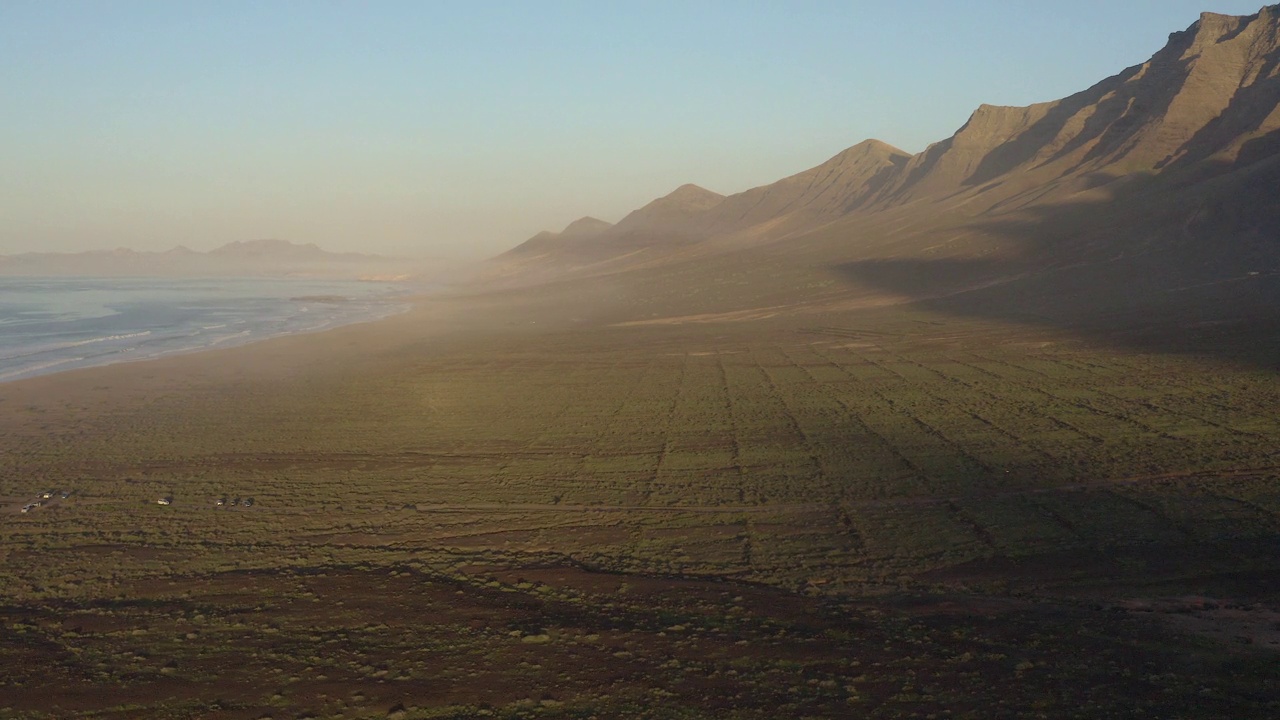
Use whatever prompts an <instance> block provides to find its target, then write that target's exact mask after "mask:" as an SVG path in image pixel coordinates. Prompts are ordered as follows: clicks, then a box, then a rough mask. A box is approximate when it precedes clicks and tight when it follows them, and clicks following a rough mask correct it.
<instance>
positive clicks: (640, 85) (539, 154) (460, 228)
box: [0, 0, 1263, 259]
mask: <svg viewBox="0 0 1280 720" xmlns="http://www.w3.org/2000/svg"><path fill="white" fill-rule="evenodd" d="M1262 4H1263V0H1248V1H1244V2H1242V1H1238V0H1075V1H1074V2H1055V3H1045V2H1025V1H1024V0H1003V1H996V0H967V1H966V2H958V1H954V0H952V1H949V2H942V1H940V0H939V1H929V0H916V1H915V2H912V3H900V2H889V1H885V0H878V1H872V0H846V1H845V2H813V1H806V0H785V1H784V0H776V1H775V2H754V1H752V0H726V1H719V0H699V2H687V0H685V1H680V2H664V1H661V0H649V1H646V2H610V1H608V0H590V1H586V2H554V1H552V0H543V1H540V2H527V1H526V2H497V1H479V0H478V1H476V2H443V1H435V0H405V1H393V0H383V1H381V2H373V1H371V2H354V1H351V2H324V1H321V0H310V1H307V2H302V1H300V0H298V1H286V0H274V1H259V2H240V1H238V0H219V1H218V2H214V3H210V2H197V1H190V2H183V1H182V0H159V1H156V2H137V1H130V0H114V1H113V2H99V1H97V0H91V1H90V0H87V1H85V2H71V1H69V0H4V2H2V3H0V107H3V108H4V110H3V112H0V138H2V139H0V254H11V253H19V252H33V251H41V252H74V251H80V250H89V249H105V248H114V247H130V248H134V249H137V250H165V249H168V248H172V247H174V246H175V245H179V244H182V245H186V246H187V247H190V248H192V249H195V250H208V249H212V248H214V247H217V246H219V245H222V244H224V243H227V242H231V241H234V240H250V239H257V238H278V239H283V240H290V241H293V242H315V243H317V244H319V245H320V246H321V247H324V248H326V249H329V250H334V251H359V252H374V253H382V254H393V255H404V256H412V257H446V258H454V259H475V258H479V257H484V256H488V255H493V254H495V253H498V252H501V251H503V250H506V249H508V248H510V247H513V246H515V245H517V244H519V243H520V242H521V241H523V240H524V239H526V238H528V237H529V236H531V235H533V234H535V233H537V232H538V231H540V230H544V229H550V230H559V229H561V228H562V227H563V226H564V225H566V224H568V223H569V222H570V221H572V220H574V219H576V218H578V217H581V216H583V215H592V216H595V217H599V218H602V219H604V220H608V221H610V222H616V221H617V220H619V219H621V218H622V217H623V216H624V215H625V214H626V213H627V212H629V211H631V210H633V209H635V208H638V207H640V206H642V205H644V204H645V203H647V202H649V201H650V200H652V199H654V198H656V197H659V196H662V195H664V194H666V193H668V192H670V191H671V190H673V189H675V188H676V187H678V186H679V185H682V184H684V183H688V182H692V183H696V184H698V185H702V186H703V187H706V188H709V189H712V190H715V191H717V192H721V193H726V194H728V193H733V192H739V191H742V190H745V189H748V188H751V187H754V186H757V185H762V184H766V183H769V182H773V181H774V180H777V179H779V178H782V177H785V176H787V175H790V174H792V173H796V172H799V171H801V170H804V169H806V168H809V167H812V166H814V165H817V164H819V163H821V162H822V161H824V160H826V159H827V158H829V157H831V156H832V155H835V154H836V153H838V152H839V151H840V150H842V149H844V148H846V147H848V146H850V145H853V144H856V143H858V142H860V141H862V140H864V139H867V138H872V137H874V138H878V139H880V140H883V141H885V142H888V143H890V144H893V145H896V146H898V147H900V148H902V149H904V150H907V151H910V152H918V151H920V150H923V149H924V148H925V147H926V146H927V145H928V144H929V143H931V142H936V141H939V140H942V139H944V138H946V137H948V136H950V135H951V134H952V133H953V132H955V130H956V129H958V128H959V127H960V126H961V125H963V124H964V122H965V120H966V119H967V118H968V116H969V114H970V113H971V112H972V111H973V110H974V109H975V108H976V107H977V106H978V105H980V104H982V103H990V104H995V105H1025V104H1029V103H1032V102H1040V101H1046V100H1053V99H1057V98H1060V97H1064V96H1066V95H1069V94H1071V93H1073V92H1077V91H1080V90H1083V89H1085V88H1087V87H1089V86H1090V85H1092V84H1094V83H1095V82H1097V81H1099V80H1102V79H1103V78H1105V77H1108V76H1110V75H1113V74H1115V73H1117V72H1120V71H1121V70H1123V69H1124V68H1126V67H1128V66H1131V65H1135V64H1138V63H1141V62H1143V61H1145V60H1146V59H1147V58H1149V57H1150V56H1151V55H1152V54H1153V53H1155V52H1156V51H1157V50H1159V49H1160V48H1161V47H1162V46H1163V45H1164V44H1165V42H1167V38H1168V34H1169V33H1171V32H1174V31H1177V30H1182V29H1185V28H1186V27H1187V26H1189V25H1190V24H1191V23H1193V22H1194V21H1195V20H1196V19H1197V18H1198V16H1199V13H1200V12H1201V11H1206V10H1207V11H1212V12H1219V13H1226V14H1234V15H1248V14H1252V13H1254V12H1257V10H1258V8H1259V7H1261V5H1262Z"/></svg>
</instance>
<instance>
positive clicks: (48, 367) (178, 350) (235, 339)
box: [0, 283, 430, 388]
mask: <svg viewBox="0 0 1280 720" xmlns="http://www.w3.org/2000/svg"><path fill="white" fill-rule="evenodd" d="M385 284H386V285H388V286H389V287H394V288H395V291H394V292H388V294H387V295H386V296H385V297H383V298H377V300H378V301H379V302H378V307H377V310H378V312H372V308H371V312H370V313H369V314H368V315H362V316H359V317H355V318H343V317H340V316H339V317H334V318H329V319H326V320H324V321H323V322H321V323H319V324H318V325H315V326H307V327H301V328H296V329H286V330H274V331H272V330H267V331H265V332H263V333H262V334H257V333H255V331H254V330H244V331H241V332H240V333H237V334H235V335H228V336H225V337H222V338H216V339H212V341H210V342H207V343H205V344H203V345H194V346H189V347H175V348H169V349H160V350H156V351H154V352H153V353H152V354H148V355H143V356H139V357H124V358H119V359H117V358H114V357H113V356H114V355H116V354H121V355H127V354H130V353H132V352H136V351H138V349H139V348H138V347H126V348H121V349H120V350H117V351H115V352H112V353H109V354H108V353H104V354H103V355H102V356H101V357H102V358H103V359H102V360H99V361H90V362H89V363H88V364H83V365H76V366H73V367H67V368H62V369H57V366H58V365H67V364H74V363H79V362H83V361H85V360H87V359H88V358H84V357H80V358H63V359H58V360H53V361H50V362H48V363H46V364H44V365H37V366H34V367H27V368H19V369H14V370H11V371H9V372H8V373H0V388H3V387H6V386H8V385H11V384H13V383H20V382H24V381H27V380H33V379H37V378H47V377H54V376H60V375H64V374H69V373H76V372H81V371H86V370H95V369H100V368H106V367H114V366H119V365H131V364H137V363H149V362H155V361H161V360H167V359H171V358H176V357H184V356H189V355H197V354H202V353H209V352H219V351H224V350H231V349H238V348H244V347H248V346H251V345H256V344H258V343H262V342H267V341H271V340H278V339H282V338H288V337H295V336H303V335H316V334H322V333H326V332H330V331H333V330H339V329H341V328H344V327H349V326H353V325H362V324H368V323H376V322H381V321H383V320H387V319H389V318H393V317H396V316H398V315H404V314H406V313H409V312H412V311H413V309H414V307H415V306H416V305H417V304H418V303H420V302H421V301H422V300H424V299H426V298H428V297H430V291H423V290H422V289H420V288H407V287H401V286H399V285H398V284H395V283H385ZM301 299H310V298H290V300H301ZM343 300H344V301H347V300H351V298H347V297H345V296H344V297H343ZM317 302H319V301H317ZM152 332H154V330H153V329H144V330H139V331H138V332H137V333H134V334H133V335H137V336H148V335H151V334H152Z"/></svg>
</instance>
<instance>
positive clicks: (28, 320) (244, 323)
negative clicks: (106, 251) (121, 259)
mask: <svg viewBox="0 0 1280 720" xmlns="http://www.w3.org/2000/svg"><path fill="white" fill-rule="evenodd" d="M406 292H407V290H406V289H404V288H402V287H400V286H397V285H393V284H390V283H374V282H360V281H334V280H310V279H283V280H281V279H264V278H244V279H240V278H235V279H225V278H218V279H190V278H183V279H156V278H127V279H121V278H3V277H0V382H5V381H10V380H17V379H20V378H25V377H31V376H34V375H43V374H47V373H53V372H61V371H63V370H71V369H75V368H83V367H90V366H94V365H106V364H109V363H117V362H125V361H131V360H145V359H149V358H155V357H160V356H162V355H172V354H174V353H182V352H192V351H196V350H204V349H207V348H214V347H226V346H229V345H240V344H244V343H247V342H252V341H254V340H260V339H263V338H268V337H274V336H277V335H288V334H293V333H300V332H312V331H316V330H324V329H327V328H332V327H336V326H338V325H344V324H349V323H353V322H361V321H366V320H374V319H378V318H381V317H386V316H388V315H393V314H395V313H398V312H402V311H403V310H405V309H406V308H407V305H406V304H405V302H404V295H405V294H406Z"/></svg>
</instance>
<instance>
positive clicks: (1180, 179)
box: [498, 5, 1280, 281]
mask: <svg viewBox="0 0 1280 720" xmlns="http://www.w3.org/2000/svg"><path fill="white" fill-rule="evenodd" d="M1278 99H1280V5H1268V6H1265V7H1263V8H1262V9H1261V10H1259V11H1258V12H1257V13H1255V14H1253V15H1248V16H1232V15H1220V14H1216V13H1203V14H1201V15H1200V18H1199V19H1198V20H1196V21H1195V22H1194V23H1192V24H1191V25H1190V26H1189V27H1188V28H1186V29H1185V30H1181V31H1176V32H1173V33H1170V35H1169V40H1168V42H1167V43H1166V45H1165V46H1164V47H1163V48H1161V49H1159V50H1158V51H1157V52H1156V53H1154V54H1153V55H1152V56H1151V58H1150V59H1148V60H1147V61H1146V62H1144V63H1140V64H1138V65H1134V66H1132V67H1129V68H1126V69H1124V70H1122V71H1120V72H1119V73H1117V74H1115V75H1112V76H1111V77H1108V78H1105V79H1103V80H1101V81H1099V82H1097V83H1095V84H1094V85H1092V86H1090V87H1089V88H1086V89H1085V90H1082V91H1080V92H1077V93H1074V94H1072V95H1069V96H1067V97H1065V98H1062V99H1059V100H1053V101H1048V102H1042V103H1035V104H1032V105H1028V106H1022V107H1012V106H997V105H989V104H983V105H980V106H979V107H978V108H976V109H975V110H974V112H973V113H972V114H971V116H970V117H969V119H968V120H967V121H966V122H965V124H964V125H963V126H961V127H960V129H958V130H957V131H956V132H955V133H954V134H953V135H952V136H950V137H948V138H946V139H944V140H942V141H939V142H936V143H933V144H932V145H930V146H929V147H927V148H926V149H925V150H923V151H922V152H920V153H916V154H915V155H909V154H907V153H904V152H902V151H900V150H897V149H896V148H893V147H892V146H890V145H887V144H885V143H882V142H880V141H876V140H866V141H863V142H861V143H858V144H856V145H854V146H852V147H850V148H847V149H845V150H843V151H841V152H840V153H837V154H836V155H835V156H833V157H832V158H831V159H829V160H827V161H826V162H824V163H822V164H820V165H818V166H815V167H813V168H810V169H808V170H804V171H801V172H799V173H796V174H794V175H791V176H788V177H786V178H783V179H781V180H778V181H776V182H774V183H770V184H767V185H762V186H759V187H756V188H751V189H749V190H746V191H743V192H740V193H735V194H731V195H729V196H727V197H726V196H718V195H717V194H714V193H709V191H702V192H701V193H699V192H698V191H700V190H702V189H701V188H697V186H688V185H684V186H681V187H680V188H677V189H676V191H673V192H672V193H671V194H669V195H667V196H664V197H663V198H659V199H657V200H654V201H652V202H651V203H649V204H647V205H645V206H644V207H642V208H640V209H638V210H636V211H633V212H632V213H631V214H629V215H628V216H627V217H626V218H624V219H623V220H622V221H620V222H619V223H618V224H617V225H615V226H613V227H612V228H610V229H609V230H608V231H606V232H604V233H602V234H601V235H600V236H598V237H597V238H595V240H594V241H593V242H592V243H590V244H583V243H569V242H557V240H556V239H555V238H544V241H546V242H544V243H543V244H542V246H541V248H540V259H541V262H542V265H543V267H542V268H540V270H539V271H538V272H537V273H533V275H536V276H537V277H538V278H539V281H540V280H541V279H545V278H547V277H554V276H555V275H556V272H555V267H556V266H557V265H559V266H561V268H562V269H564V270H565V271H566V272H568V273H570V274H574V273H578V274H581V273H582V272H617V271H620V270H621V269H624V268H625V267H627V266H628V264H635V263H647V264H652V263H654V262H660V261H661V259H662V258H668V259H670V260H671V261H679V260H680V259H681V258H684V257H687V256H689V254H690V253H691V252H692V253H695V254H696V253H698V252H702V253H709V252H713V251H714V252H721V251H732V250H733V248H735V247H739V246H742V245H743V243H747V244H750V243H752V242H774V241H780V240H784V239H788V238H797V237H800V236H803V235H804V234H805V233H811V232H814V231H817V230H819V229H820V228H822V227H824V226H826V225H830V224H833V223H835V224H837V225H838V224H840V223H841V222H843V221H844V219H846V218H851V217H853V216H865V217H872V216H875V215H878V214H884V213H890V214H893V215H896V214H897V213H898V209H900V208H905V207H914V208H919V211H920V212H922V213H926V214H930V215H938V214H940V213H949V212H955V213H959V214H960V215H961V216H963V217H970V218H977V217H981V216H986V215H991V214H993V213H995V214H999V213H1010V212H1019V211H1023V210H1027V209H1030V208H1033V207H1036V206H1039V205H1044V204H1052V203H1061V202H1067V201H1070V200H1072V199H1073V198H1077V199H1081V200H1083V199H1087V198H1090V197H1098V196H1099V195H1098V194H1099V193H1115V192H1118V191H1120V189H1121V188H1122V187H1123V186H1124V185H1125V184H1128V183H1131V182H1135V181H1140V180H1141V179H1142V178H1144V177H1148V176H1167V179H1166V182H1169V183H1173V184H1178V183H1183V184H1186V183H1192V184H1194V183H1196V182H1203V181H1206V180H1207V179H1209V178H1212V177H1214V176H1216V175H1218V174H1221V173H1224V172H1232V171H1234V169H1238V167H1239V166H1240V164H1241V163H1245V164H1248V163H1253V162H1259V161H1261V160H1263V159H1265V158H1268V157H1271V156H1273V155H1275V154H1276V153H1278V152H1280V110H1277V100H1278ZM1214 192H1217V191H1216V190H1215V191H1214ZM685 196H691V197H695V198H696V199H697V202H681V200H682V198H684V197H685ZM717 198H719V199H717ZM667 207H672V208H678V210H676V211H672V212H666V211H665V210H664V208H667ZM1174 210H1176V208H1175V209H1174ZM650 219H652V221H650ZM624 236H625V241H624ZM608 240H612V242H606V241H608ZM708 240H715V242H714V243H710V244H708V243H707V242H706V241H708ZM691 248H694V249H691ZM698 248H700V249H698ZM498 262H499V263H501V262H502V260H501V256H500V258H499V259H498ZM518 274H519V273H515V275H518Z"/></svg>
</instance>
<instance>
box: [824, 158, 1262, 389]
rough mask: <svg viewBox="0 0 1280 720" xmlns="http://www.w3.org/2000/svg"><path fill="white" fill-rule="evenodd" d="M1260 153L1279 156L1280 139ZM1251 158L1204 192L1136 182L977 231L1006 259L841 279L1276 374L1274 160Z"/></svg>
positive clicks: (855, 270)
mask: <svg viewBox="0 0 1280 720" xmlns="http://www.w3.org/2000/svg"><path fill="white" fill-rule="evenodd" d="M1253 142H1254V143H1256V144H1258V145H1261V146H1264V147H1265V148H1266V149H1269V150H1272V151H1274V150H1275V147H1276V146H1277V145H1280V143H1278V142H1277V141H1276V138H1275V136H1274V134H1273V135H1271V136H1267V137H1265V138H1260V139H1257V140H1255V141H1253ZM1253 147H1255V146H1251V145H1246V146H1245V148H1244V150H1243V151H1242V152H1241V160H1239V161H1237V162H1235V163H1228V162H1225V161H1217V162H1215V163H1213V167H1212V168H1198V172H1197V173H1196V176H1197V179H1199V178H1202V177H1203V176H1204V175H1206V174H1210V173H1211V172H1216V177H1213V178H1211V179H1209V180H1201V181H1200V182H1191V181H1190V180H1191V178H1190V177H1188V176H1181V177H1180V176H1178V175H1177V174H1171V175H1169V176H1164V177H1159V178H1151V177H1145V178H1134V179H1130V180H1129V181H1127V182H1123V183H1117V184H1116V185H1115V186H1113V187H1112V189H1111V190H1110V192H1109V193H1108V195H1109V197H1098V196H1095V197H1092V198H1091V199H1087V200H1085V199H1082V200H1078V201H1075V202H1071V203H1066V204H1060V205H1042V206H1039V207H1036V208H1034V209H1031V210H1027V211H1023V212H1020V213H1017V214H1010V215H1006V216H1002V217H1000V218H995V219H989V220H986V221H982V222H978V223H975V226H974V227H975V229H976V230H979V231H981V232H983V233H990V234H993V235H996V236H998V237H1000V238H1002V239H1004V240H1005V241H1007V242H1009V243H1011V245H1010V247H1011V249H1012V251H1005V252H1002V253H994V254H992V255H991V256H988V257H974V256H969V257H964V256H953V257H947V258H941V259H935V258H928V257H922V256H921V254H920V253H904V254H903V255H901V256H898V257H880V258H871V259H864V260H858V261H853V262H847V263H843V264H839V265H837V266H836V270H837V272H838V274H839V275H840V276H841V277H843V278H845V279H846V280H851V281H853V282H854V283H855V284H856V285H858V286H864V287H874V288H877V289H878V290H880V291H881V292H886V293H891V294H893V295H895V296H905V297H912V298H916V299H917V300H918V301H919V303H920V305H922V306H923V307H927V308H929V309H931V310H934V311H938V312H943V313H948V314H956V315H963V316H972V317H981V318H987V319H995V320H1006V321H1011V322H1017V323H1023V324H1030V325H1042V326H1047V327H1051V328H1054V329H1060V330H1066V331H1069V332H1071V333H1073V334H1074V335H1076V336H1078V337H1081V338H1083V339H1086V340H1090V341H1094V342H1099V343H1104V344H1108V345H1113V346H1118V347H1124V348H1129V349H1136V350H1141V351H1149V352H1150V351H1153V352H1162V353H1193V354H1199V355H1208V356H1216V357H1220V358H1223V359H1227V360H1230V361H1234V362H1247V363H1250V364H1253V365H1255V366H1257V367H1260V368H1264V369H1267V370H1280V313H1277V311H1276V308H1280V239H1278V237H1277V228H1280V197H1278V196H1277V193H1276V192H1275V188H1277V187H1280V156H1277V155H1271V156H1269V157H1267V158H1266V159H1263V160H1260V161H1256V162H1252V163H1247V162H1246V161H1245V159H1246V158H1247V157H1249V156H1250V155H1252V154H1253V153H1254V152H1257V150H1254V149H1252V148H1253ZM948 289H954V290H955V292H953V293H947V292H946V291H947V290H948ZM940 295H941V297H940Z"/></svg>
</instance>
